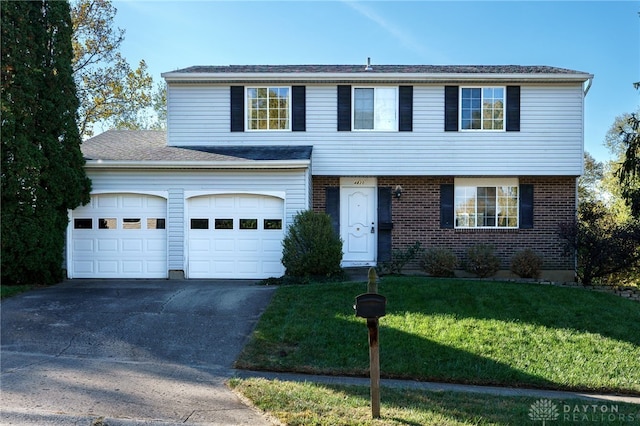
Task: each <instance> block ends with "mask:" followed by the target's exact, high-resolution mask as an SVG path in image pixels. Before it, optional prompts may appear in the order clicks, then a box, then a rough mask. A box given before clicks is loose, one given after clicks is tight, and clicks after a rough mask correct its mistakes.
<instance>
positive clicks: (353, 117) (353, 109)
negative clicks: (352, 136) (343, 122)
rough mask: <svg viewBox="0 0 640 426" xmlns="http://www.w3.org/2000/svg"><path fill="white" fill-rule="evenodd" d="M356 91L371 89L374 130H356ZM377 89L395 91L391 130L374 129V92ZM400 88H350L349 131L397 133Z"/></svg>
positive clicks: (398, 126)
mask: <svg viewBox="0 0 640 426" xmlns="http://www.w3.org/2000/svg"><path fill="white" fill-rule="evenodd" d="M356 89H373V93H374V96H373V99H374V104H373V115H374V122H373V123H374V124H373V125H374V128H373V129H356V127H355V126H356V102H355V99H356ZM377 89H394V90H395V94H396V96H395V98H396V99H395V105H394V111H395V126H394V128H393V129H376V128H375V113H376V106H375V99H376V97H375V92H376V90H377ZM399 97H400V88H399V86H353V87H352V88H351V131H353V132H398V131H399V130H398V129H399V128H400V117H399V114H398V109H399V105H400V104H399V102H400V99H399Z"/></svg>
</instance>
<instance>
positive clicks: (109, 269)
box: [96, 260, 118, 274]
mask: <svg viewBox="0 0 640 426" xmlns="http://www.w3.org/2000/svg"><path fill="white" fill-rule="evenodd" d="M96 266H97V268H96V272H97V273H99V274H116V273H117V272H118V261H116V260H97V261H96Z"/></svg>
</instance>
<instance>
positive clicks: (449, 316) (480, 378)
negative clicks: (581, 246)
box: [236, 277, 640, 394]
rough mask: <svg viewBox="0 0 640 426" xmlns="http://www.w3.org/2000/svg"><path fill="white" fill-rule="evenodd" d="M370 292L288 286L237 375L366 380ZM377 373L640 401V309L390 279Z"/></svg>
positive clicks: (452, 282) (383, 288)
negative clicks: (357, 301) (359, 310)
mask: <svg viewBox="0 0 640 426" xmlns="http://www.w3.org/2000/svg"><path fill="white" fill-rule="evenodd" d="M364 292H366V283H337V284H336V283H331V284H311V285H306V286H284V287H281V288H279V289H278V290H277V292H276V294H275V295H274V298H273V301H272V303H271V305H270V306H269V308H268V309H267V310H266V312H265V313H264V314H263V315H262V318H261V320H260V322H259V323H258V325H257V328H256V331H255V333H254V335H253V337H252V340H251V341H250V342H249V344H248V345H247V346H246V347H245V349H244V351H243V352H242V354H241V356H240V357H239V359H238V360H237V362H236V367H238V368H246V369H265V370H274V371H296V372H306V373H314V374H342V375H356V376H368V367H369V355H368V341H367V335H368V334H367V327H366V320H364V319H362V318H357V317H355V315H354V311H353V303H354V298H355V296H356V295H358V294H360V293H364ZM379 292H380V293H381V294H383V295H384V296H386V297H387V315H386V316H385V317H383V318H381V319H380V360H381V361H380V364H381V374H382V376H383V377H389V378H409V379H417V380H432V381H442V382H457V383H470V384H489V385H509V386H523V387H525V386H526V387H539V388H550V389H572V390H589V391H615V392H624V393H635V394H640V303H638V302H633V301H629V300H625V299H622V298H620V297H617V296H614V295H610V294H605V293H599V292H593V291H586V290H582V289H579V288H562V287H555V286H545V285H538V284H525V283H509V282H494V281H483V280H457V279H430V278H422V277H384V278H383V279H382V280H381V281H380V284H379Z"/></svg>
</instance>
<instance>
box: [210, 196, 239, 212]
mask: <svg viewBox="0 0 640 426" xmlns="http://www.w3.org/2000/svg"><path fill="white" fill-rule="evenodd" d="M208 199H209V200H210V203H209V205H210V206H211V207H212V208H213V209H220V210H234V209H235V197H234V196H232V195H227V196H225V195H220V196H217V197H214V198H213V199H210V198H208Z"/></svg>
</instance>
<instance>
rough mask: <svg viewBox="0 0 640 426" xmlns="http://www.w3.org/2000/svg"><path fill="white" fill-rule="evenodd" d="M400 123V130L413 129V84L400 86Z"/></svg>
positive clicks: (409, 130) (410, 130) (408, 130)
mask: <svg viewBox="0 0 640 426" xmlns="http://www.w3.org/2000/svg"><path fill="white" fill-rule="evenodd" d="M398 100H399V102H398V103H399V105H400V107H399V111H398V117H399V123H398V130H400V131H401V132H412V131H413V86H400V87H399V94H398Z"/></svg>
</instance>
